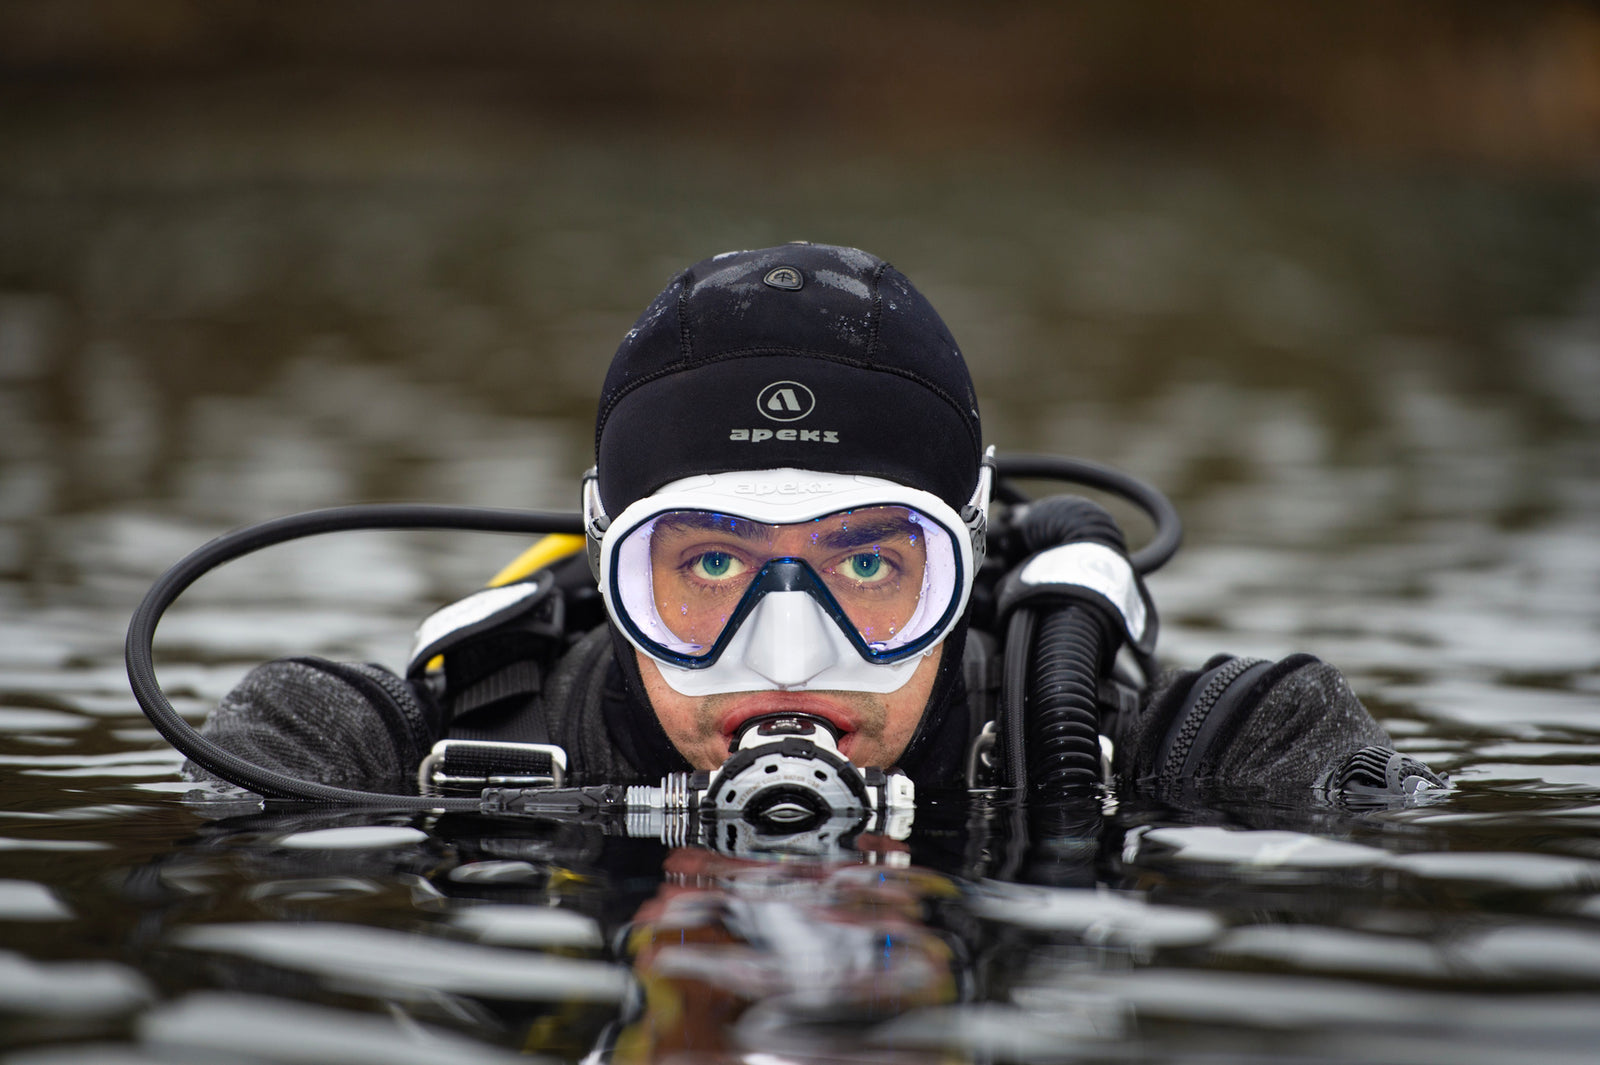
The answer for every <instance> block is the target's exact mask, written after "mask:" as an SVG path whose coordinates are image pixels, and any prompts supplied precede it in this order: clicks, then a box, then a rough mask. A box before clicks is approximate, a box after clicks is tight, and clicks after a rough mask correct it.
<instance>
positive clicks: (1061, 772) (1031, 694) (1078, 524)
mask: <svg viewBox="0 0 1600 1065" xmlns="http://www.w3.org/2000/svg"><path fill="white" fill-rule="evenodd" d="M1018 531H1019V532H1020V533H1021V534H1022V539H1023V544H1024V546H1025V547H1026V548H1027V551H1028V554H1030V555H1032V554H1034V553H1035V552H1038V551H1042V550H1045V549H1047V548H1051V547H1055V546H1057V545H1059V544H1066V543H1082V542H1086V541H1087V542H1094V543H1100V544H1104V545H1106V546H1107V547H1110V548H1113V549H1115V550H1116V551H1119V552H1123V551H1125V550H1126V546H1125V542H1124V540H1123V536H1122V530H1121V529H1120V528H1119V527H1118V526H1117V523H1116V521H1115V519H1113V518H1112V517H1111V515H1110V514H1109V513H1107V511H1106V510H1105V508H1103V507H1101V506H1100V505H1099V504H1097V503H1094V502H1092V501H1090V500H1088V499H1084V498H1082V497H1079V496H1056V497H1052V498H1049V499H1044V500H1040V501H1039V502H1037V503H1034V504H1032V505H1030V506H1029V508H1028V511H1027V513H1026V514H1025V515H1023V517H1022V520H1021V521H1020V523H1019V524H1018ZM1035 634H1036V635H1035ZM1013 641H1017V642H1020V643H1021V645H1022V646H1021V648H1017V647H1016V646H1015V644H1014V643H1013ZM1007 645H1008V646H1007V648H1006V650H1007V656H1006V657H1007V666H1008V668H1007V670H1006V672H1005V676H1004V684H1005V702H1004V707H1005V714H1006V721H1005V727H1004V730H1003V732H1004V735H1005V736H1006V756H1007V757H1006V764H1007V768H1008V775H1009V780H1008V781H1007V782H1008V783H1010V784H1012V785H1013V786H1015V785H1017V784H1019V783H1020V782H1021V781H1026V782H1027V784H1028V790H1029V793H1030V795H1032V796H1033V797H1035V798H1049V799H1053V798H1063V797H1071V796H1079V795H1086V794H1089V793H1091V792H1092V791H1093V790H1094V789H1095V787H1096V786H1098V785H1099V783H1100V710H1099V704H1098V700H1097V693H1098V689H1099V683H1100V676H1101V674H1102V672H1104V670H1105V669H1106V668H1107V667H1108V666H1109V665H1110V660H1111V659H1112V658H1114V657H1115V654H1116V649H1117V647H1118V631H1117V629H1116V628H1115V627H1114V625H1113V623H1112V621H1111V619H1110V618H1108V617H1106V616H1105V614H1104V613H1103V612H1102V611H1099V610H1097V609H1095V608H1093V607H1090V606H1087V605H1085V604H1083V603H1081V602H1066V603H1061V604H1050V605H1046V606H1038V607H1030V606H1026V605H1024V606H1020V607H1018V608H1017V611H1016V613H1015V614H1014V615H1013V616H1012V619H1011V622H1010V626H1009V629H1008V631H1007ZM1018 652H1020V653H1018ZM1014 653H1015V658H1014V657H1013V655H1014ZM1013 661H1015V662H1016V663H1017V665H1016V667H1015V668H1010V667H1012V663H1013ZM1030 663H1031V668H1030ZM1019 674H1020V675H1019ZM1024 677H1025V680H1024V679H1023V678H1024Z"/></svg>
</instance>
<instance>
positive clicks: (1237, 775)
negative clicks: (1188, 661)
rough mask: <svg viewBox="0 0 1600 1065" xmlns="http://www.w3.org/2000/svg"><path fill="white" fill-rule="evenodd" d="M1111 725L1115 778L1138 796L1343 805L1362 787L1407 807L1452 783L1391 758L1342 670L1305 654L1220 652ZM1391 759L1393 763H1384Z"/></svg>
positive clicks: (1174, 673) (1172, 677) (1162, 682)
mask: <svg viewBox="0 0 1600 1065" xmlns="http://www.w3.org/2000/svg"><path fill="white" fill-rule="evenodd" d="M1118 726H1119V730H1118V735H1117V736H1115V737H1114V739H1115V740H1116V752H1117V763H1116V770H1117V778H1118V780H1119V782H1120V783H1121V784H1122V785H1123V786H1124V787H1125V788H1129V789H1131V790H1133V791H1135V792H1140V793H1146V794H1152V795H1159V796H1163V797H1169V798H1170V797H1178V796H1183V795H1189V794H1195V793H1212V794H1215V793H1222V792H1226V793H1231V794H1237V795H1274V796H1282V797H1292V796H1296V795H1298V796H1300V797H1308V796H1310V795H1313V794H1322V795H1323V796H1325V797H1326V798H1327V799H1329V800H1331V801H1333V802H1337V803H1344V802H1347V801H1354V797H1355V793H1356V792H1358V791H1359V792H1361V793H1362V795H1363V796H1364V798H1365V799H1367V800H1373V801H1382V799H1383V798H1384V794H1385V791H1386V789H1387V790H1392V791H1393V795H1392V796H1391V797H1392V798H1393V799H1394V800H1400V801H1403V800H1405V799H1406V798H1408V797H1410V796H1412V795H1414V794H1416V793H1418V792H1420V791H1426V790H1431V789H1440V788H1445V787H1448V784H1447V783H1446V782H1445V781H1444V780H1443V779H1442V778H1441V777H1439V776H1438V775H1436V774H1434V773H1433V772H1432V771H1431V770H1429V769H1428V768H1427V766H1425V765H1423V764H1422V763H1421V762H1418V761H1416V760H1415V759H1408V758H1405V756H1403V755H1398V754H1397V752H1395V751H1394V741H1393V740H1392V739H1391V738H1390V737H1389V734H1388V733H1387V732H1385V731H1384V729H1383V728H1382V726H1380V725H1379V724H1378V722H1377V721H1375V720H1374V719H1373V717H1372V715H1371V714H1370V713H1369V712H1368V711H1367V708H1366V707H1365V706H1363V705H1362V703H1361V700H1360V699H1359V698H1357V697H1356V694H1355V692H1354V691H1352V690H1351V688H1350V685H1349V683H1348V681H1346V679H1345V677H1344V675H1343V674H1342V673H1341V672H1340V671H1339V670H1338V669H1336V668H1334V667H1333V666H1331V665H1329V664H1328V663H1326V662H1323V661H1322V660H1321V659H1319V658H1316V657H1315V656H1312V655H1308V654H1296V655H1290V656H1288V657H1287V658H1283V659H1280V660H1278V661H1267V660H1262V659H1253V658H1239V657H1235V656H1232V655H1219V656H1217V657H1215V658H1213V659H1211V660H1210V661H1209V662H1207V663H1206V664H1205V665H1204V666H1202V667H1201V668H1199V669H1190V670H1170V671H1168V672H1166V673H1163V674H1162V675H1161V676H1160V677H1159V678H1158V679H1157V680H1156V682H1155V683H1154V684H1153V685H1151V687H1150V689H1149V691H1148V693H1147V694H1146V697H1145V699H1144V702H1143V705H1142V706H1141V707H1140V708H1139V711H1138V712H1137V713H1135V714H1132V715H1125V716H1124V717H1123V718H1122V719H1121V720H1119V722H1118ZM1391 755H1393V756H1396V757H1397V758H1399V759H1400V761H1399V762H1396V763H1393V764H1391V762H1392V760H1391V758H1390V756H1391ZM1369 763H1370V764H1369ZM1373 765H1376V766H1377V767H1378V768H1377V769H1372V766H1373ZM1391 769H1392V770H1393V771H1394V772H1392V773H1390V772H1389V770H1391ZM1389 777H1393V778H1394V780H1393V782H1392V786H1391V782H1390V780H1389Z"/></svg>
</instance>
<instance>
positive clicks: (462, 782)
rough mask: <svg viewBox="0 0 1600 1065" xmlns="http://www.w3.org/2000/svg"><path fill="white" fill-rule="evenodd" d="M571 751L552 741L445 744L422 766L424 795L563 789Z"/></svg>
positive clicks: (420, 778)
mask: <svg viewBox="0 0 1600 1065" xmlns="http://www.w3.org/2000/svg"><path fill="white" fill-rule="evenodd" d="M566 775H567V752H566V751H564V750H562V749H561V748H560V747H556V746H554V745H552V744H548V743H515V742H509V741H504V740H500V741H496V740H463V739H451V740H440V741H439V742H438V743H436V744H434V745H433V750H432V751H430V752H429V753H428V756H427V757H426V758H424V759H423V760H422V764H421V765H420V766H418V767H417V786H418V788H419V789H420V790H421V791H422V793H423V794H424V795H477V794H479V793H481V792H482V791H483V790H484V789H485V788H537V787H559V786H560V785H561V783H562V781H563V780H565V779H566Z"/></svg>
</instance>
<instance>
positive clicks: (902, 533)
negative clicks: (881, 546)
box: [817, 515, 921, 550]
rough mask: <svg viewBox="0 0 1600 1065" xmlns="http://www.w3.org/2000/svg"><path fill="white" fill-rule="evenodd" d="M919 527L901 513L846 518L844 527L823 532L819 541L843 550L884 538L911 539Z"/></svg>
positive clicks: (823, 544) (828, 546) (825, 545)
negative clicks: (852, 518) (853, 518)
mask: <svg viewBox="0 0 1600 1065" xmlns="http://www.w3.org/2000/svg"><path fill="white" fill-rule="evenodd" d="M919 529H921V526H920V525H918V524H917V523H916V522H914V521H912V520H911V519H910V518H907V517H904V516H901V515H895V516H892V517H891V516H887V515H886V516H883V517H872V518H860V519H858V520H846V522H845V523H844V527H843V528H840V529H834V530H832V531H831V532H826V533H823V534H822V535H821V536H819V537H818V538H817V542H818V543H819V544H821V545H822V546H824V547H827V548H832V549H835V550H843V549H846V548H851V547H861V546H862V545H864V544H871V543H878V542H880V541H883V540H901V539H905V540H909V539H912V538H914V537H915V536H916V534H917V531H918V530H919Z"/></svg>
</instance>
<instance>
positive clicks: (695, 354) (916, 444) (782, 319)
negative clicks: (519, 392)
mask: <svg viewBox="0 0 1600 1065" xmlns="http://www.w3.org/2000/svg"><path fill="white" fill-rule="evenodd" d="M595 451H596V464H597V466H598V473H599V489H600V499H601V503H602V504H603V505H604V507H605V509H606V512H607V513H608V514H612V515H615V514H618V513H620V512H621V510H622V509H623V508H624V507H625V506H627V505H628V504H629V503H631V502H633V501H634V500H637V499H640V498H643V497H644V496H646V495H649V494H650V493H651V492H654V491H655V490H656V489H658V488H660V487H661V486H662V485H665V484H668V483H670V482H672V481H676V480H678V479H680V478H683V477H688V476H691V475H694V474H700V473H719V472H723V471H728V470H757V469H774V468H778V467H786V466H792V467H795V468H798V469H806V470H815V471H818V472H822V473H846V474H869V475H872V476H877V477H883V478H887V479H888V480H891V481H895V482H897V483H899V484H904V485H908V486H910V487H913V488H920V489H923V490H925V491H928V492H932V493H933V494H935V495H937V496H939V497H940V498H942V499H943V500H944V501H945V502H947V503H949V504H950V506H951V507H952V508H954V509H956V510H959V509H960V508H961V507H962V505H964V504H965V503H966V502H967V500H968V498H969V497H970V496H971V494H972V490H973V487H974V485H975V484H976V483H977V479H978V469H979V465H980V462H981V460H982V451H983V447H982V430H981V426H980V423H979V418H978V403H977V397H976V395H975V393H974V391H973V387H972V379H971V377H970V375H969V374H968V373H967V366H966V362H965V361H964V360H963V358H962V356H961V351H960V349H959V348H958V347H957V346H956V342H955V340H954V338H953V337H951V335H950V331H949V329H947V328H946V327H945V324H944V322H943V321H942V320H941V319H940V317H939V315H938V313H937V312H936V311H934V309H933V307H932V306H931V305H930V304H929V303H928V301H927V300H926V299H924V298H923V296H922V294H921V293H919V292H918V291H917V290H916V289H915V288H914V287H912V285H911V282H910V281H908V280H907V279H906V277H905V276H904V275H903V274H901V273H900V272H899V271H898V270H896V269H895V268H894V267H892V266H890V265H889V264H888V263H886V262H884V261H883V260H882V259H879V258H877V257H875V256H872V255H869V254H867V253H866V252H863V251H858V250H856V249H854V248H843V247H835V246H831V245H822V244H784V245H780V246H778V247H775V248H763V249H760V250H757V251H738V252H728V253H725V254H723V255H718V256H715V257H714V258H711V259H707V260H705V261H704V262H700V263H696V264H695V265H694V266H691V267H690V268H689V269H687V270H685V271H684V272H683V273H681V274H679V275H678V276H677V277H675V278H673V280H672V282H671V283H670V284H669V285H668V286H667V287H666V289H665V290H663V291H662V292H661V294H660V295H658V296H657V297H656V298H655V301H654V302H652V303H651V304H650V306H649V307H648V308H646V310H645V312H644V314H642V315H640V317H639V320H638V321H637V322H636V323H635V324H634V327H633V328H632V329H631V330H629V332H628V335H627V336H626V337H625V338H623V341H622V344H621V345H620V346H619V347H618V349H617V354H616V357H615V358H614V359H613V361H612V363H611V369H610V372H609V373H608V374H607V375H606V381H605V386H604V389H603V391H602V393H601V397H600V412H599V417H598V420H597V423H596V426H595Z"/></svg>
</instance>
